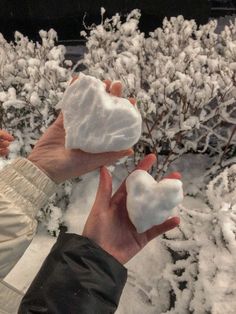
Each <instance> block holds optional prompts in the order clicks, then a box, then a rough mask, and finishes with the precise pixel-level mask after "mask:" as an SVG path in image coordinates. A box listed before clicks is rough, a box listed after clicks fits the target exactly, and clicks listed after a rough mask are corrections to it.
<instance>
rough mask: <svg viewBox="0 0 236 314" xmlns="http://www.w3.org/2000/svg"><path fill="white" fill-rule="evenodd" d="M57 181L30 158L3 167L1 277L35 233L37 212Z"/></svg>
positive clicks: (0, 191) (0, 181)
mask: <svg viewBox="0 0 236 314" xmlns="http://www.w3.org/2000/svg"><path fill="white" fill-rule="evenodd" d="M56 188H57V185H56V184H55V183H54V182H53V181H52V180H51V179H50V178H49V177H48V176H47V175H46V174H45V173H44V172H42V171H41V170H40V169H39V168H37V167H36V166H35V165H34V164H33V163H31V162H30V161H29V160H28V159H25V158H18V159H16V160H14V161H13V162H12V163H11V164H9V165H7V166H6V167H4V168H3V169H2V170H1V171H0V280H1V279H2V278H4V277H5V276H6V275H7V273H8V272H9V271H10V270H11V268H12V267H13V266H14V265H15V264H16V262H17V261H18V260H19V258H20V257H21V256H22V255H23V253H24V251H25V250H26V248H27V247H28V245H29V244H30V242H31V240H32V238H33V237H34V235H35V232H36V227H37V222H36V219H35V216H36V214H37V212H38V210H39V209H40V208H41V207H43V206H44V205H45V204H46V202H47V201H48V199H49V197H50V196H51V195H52V194H53V193H55V192H56Z"/></svg>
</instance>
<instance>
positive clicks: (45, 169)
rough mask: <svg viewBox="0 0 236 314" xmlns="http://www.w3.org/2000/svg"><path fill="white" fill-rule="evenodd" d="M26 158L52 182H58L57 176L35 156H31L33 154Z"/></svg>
mask: <svg viewBox="0 0 236 314" xmlns="http://www.w3.org/2000/svg"><path fill="white" fill-rule="evenodd" d="M27 159H28V160H29V161H30V162H31V163H32V164H34V165H35V166H36V167H37V168H38V169H40V170H41V171H42V172H43V173H44V174H45V175H46V176H47V177H48V178H49V179H50V180H52V181H53V182H54V183H56V184H59V183H60V182H58V180H57V178H56V177H55V176H54V175H53V174H52V173H50V172H49V171H48V170H47V169H48V168H47V167H46V166H45V165H44V164H43V163H42V162H40V160H37V159H35V158H33V156H31V155H29V156H28V157H27Z"/></svg>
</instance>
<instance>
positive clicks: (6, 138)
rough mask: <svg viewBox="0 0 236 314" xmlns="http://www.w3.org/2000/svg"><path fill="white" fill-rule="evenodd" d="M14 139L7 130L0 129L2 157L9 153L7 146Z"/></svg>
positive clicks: (0, 153)
mask: <svg viewBox="0 0 236 314" xmlns="http://www.w3.org/2000/svg"><path fill="white" fill-rule="evenodd" d="M12 141H14V137H13V136H12V135H11V134H9V133H8V132H7V131H4V130H1V129H0V156H2V157H4V156H6V155H7V154H8V153H9V149H8V146H9V145H10V144H11V142H12Z"/></svg>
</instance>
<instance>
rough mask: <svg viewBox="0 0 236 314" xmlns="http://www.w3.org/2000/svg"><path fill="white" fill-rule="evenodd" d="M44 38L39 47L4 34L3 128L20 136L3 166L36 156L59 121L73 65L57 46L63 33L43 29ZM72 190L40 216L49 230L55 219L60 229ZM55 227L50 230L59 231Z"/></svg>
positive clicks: (0, 44)
mask: <svg viewBox="0 0 236 314" xmlns="http://www.w3.org/2000/svg"><path fill="white" fill-rule="evenodd" d="M39 35H40V37H41V41H42V42H41V43H39V42H36V43H35V42H32V41H30V40H29V39H28V38H27V37H25V36H23V35H22V34H21V33H19V32H16V33H15V41H14V42H10V43H9V42H7V41H6V40H5V39H4V37H3V36H2V34H0V128H4V129H6V130H7V131H8V132H9V133H11V134H12V135H13V136H14V137H15V141H14V143H13V144H12V145H11V146H10V154H9V156H8V161H5V162H1V167H2V166H3V165H4V164H6V163H7V162H9V161H10V160H11V159H13V158H15V157H16V156H23V157H26V156H27V155H28V154H29V153H30V151H31V150H32V148H33V146H34V144H35V143H36V142H37V140H38V139H39V137H40V136H41V135H42V133H43V132H44V131H45V130H46V129H47V127H48V126H49V125H50V124H51V123H52V122H53V121H54V120H55V118H56V117H57V114H58V113H57V112H56V110H55V105H56V104H57V103H58V101H59V100H60V99H61V97H62V94H63V92H64V90H65V88H66V85H67V82H68V79H69V78H70V73H71V71H70V67H71V62H70V61H66V60H65V57H64V55H65V47H64V46H61V45H58V46H57V45H56V41H57V33H56V32H55V31H54V30H53V29H51V30H49V31H48V32H46V31H42V30H41V31H40V32H39ZM69 185H70V183H69V182H68V183H66V184H64V185H62V186H61V187H60V189H59V191H58V192H57V194H56V195H54V196H53V198H52V200H51V202H50V203H49V205H47V206H46V208H45V209H44V210H43V212H42V213H41V214H40V217H41V220H43V222H44V223H46V224H47V225H48V224H51V223H50V221H51V217H53V219H54V221H56V220H57V221H58V223H57V227H58V224H59V223H60V222H61V217H60V214H58V209H57V206H59V207H61V208H63V209H64V208H65V207H66V205H67V203H68V197H67V196H68V195H70V189H68V186H69ZM54 226H56V225H55V224H54ZM54 226H51V225H50V226H49V227H48V229H49V230H50V231H51V232H53V231H54V230H58V229H57V228H56V229H54ZM56 232H57V231H56Z"/></svg>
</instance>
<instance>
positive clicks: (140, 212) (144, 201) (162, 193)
mask: <svg viewBox="0 0 236 314" xmlns="http://www.w3.org/2000/svg"><path fill="white" fill-rule="evenodd" d="M126 188H127V210H128V213H129V217H130V220H131V221H132V223H133V224H134V225H135V227H136V229H137V231H138V232H139V233H142V232H144V231H146V230H148V229H149V228H151V227H152V226H154V225H158V224H160V223H162V222H164V221H165V220H166V219H167V218H168V217H169V216H171V214H172V209H173V208H174V207H176V206H177V205H178V204H180V203H181V202H182V200H183V189H182V182H181V181H180V180H177V179H164V180H162V181H160V182H158V183H157V182H156V181H155V180H154V179H153V177H152V176H151V175H150V174H148V173H147V172H146V171H144V170H136V171H134V172H133V173H132V174H131V175H130V176H129V177H128V178H127V180H126Z"/></svg>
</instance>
